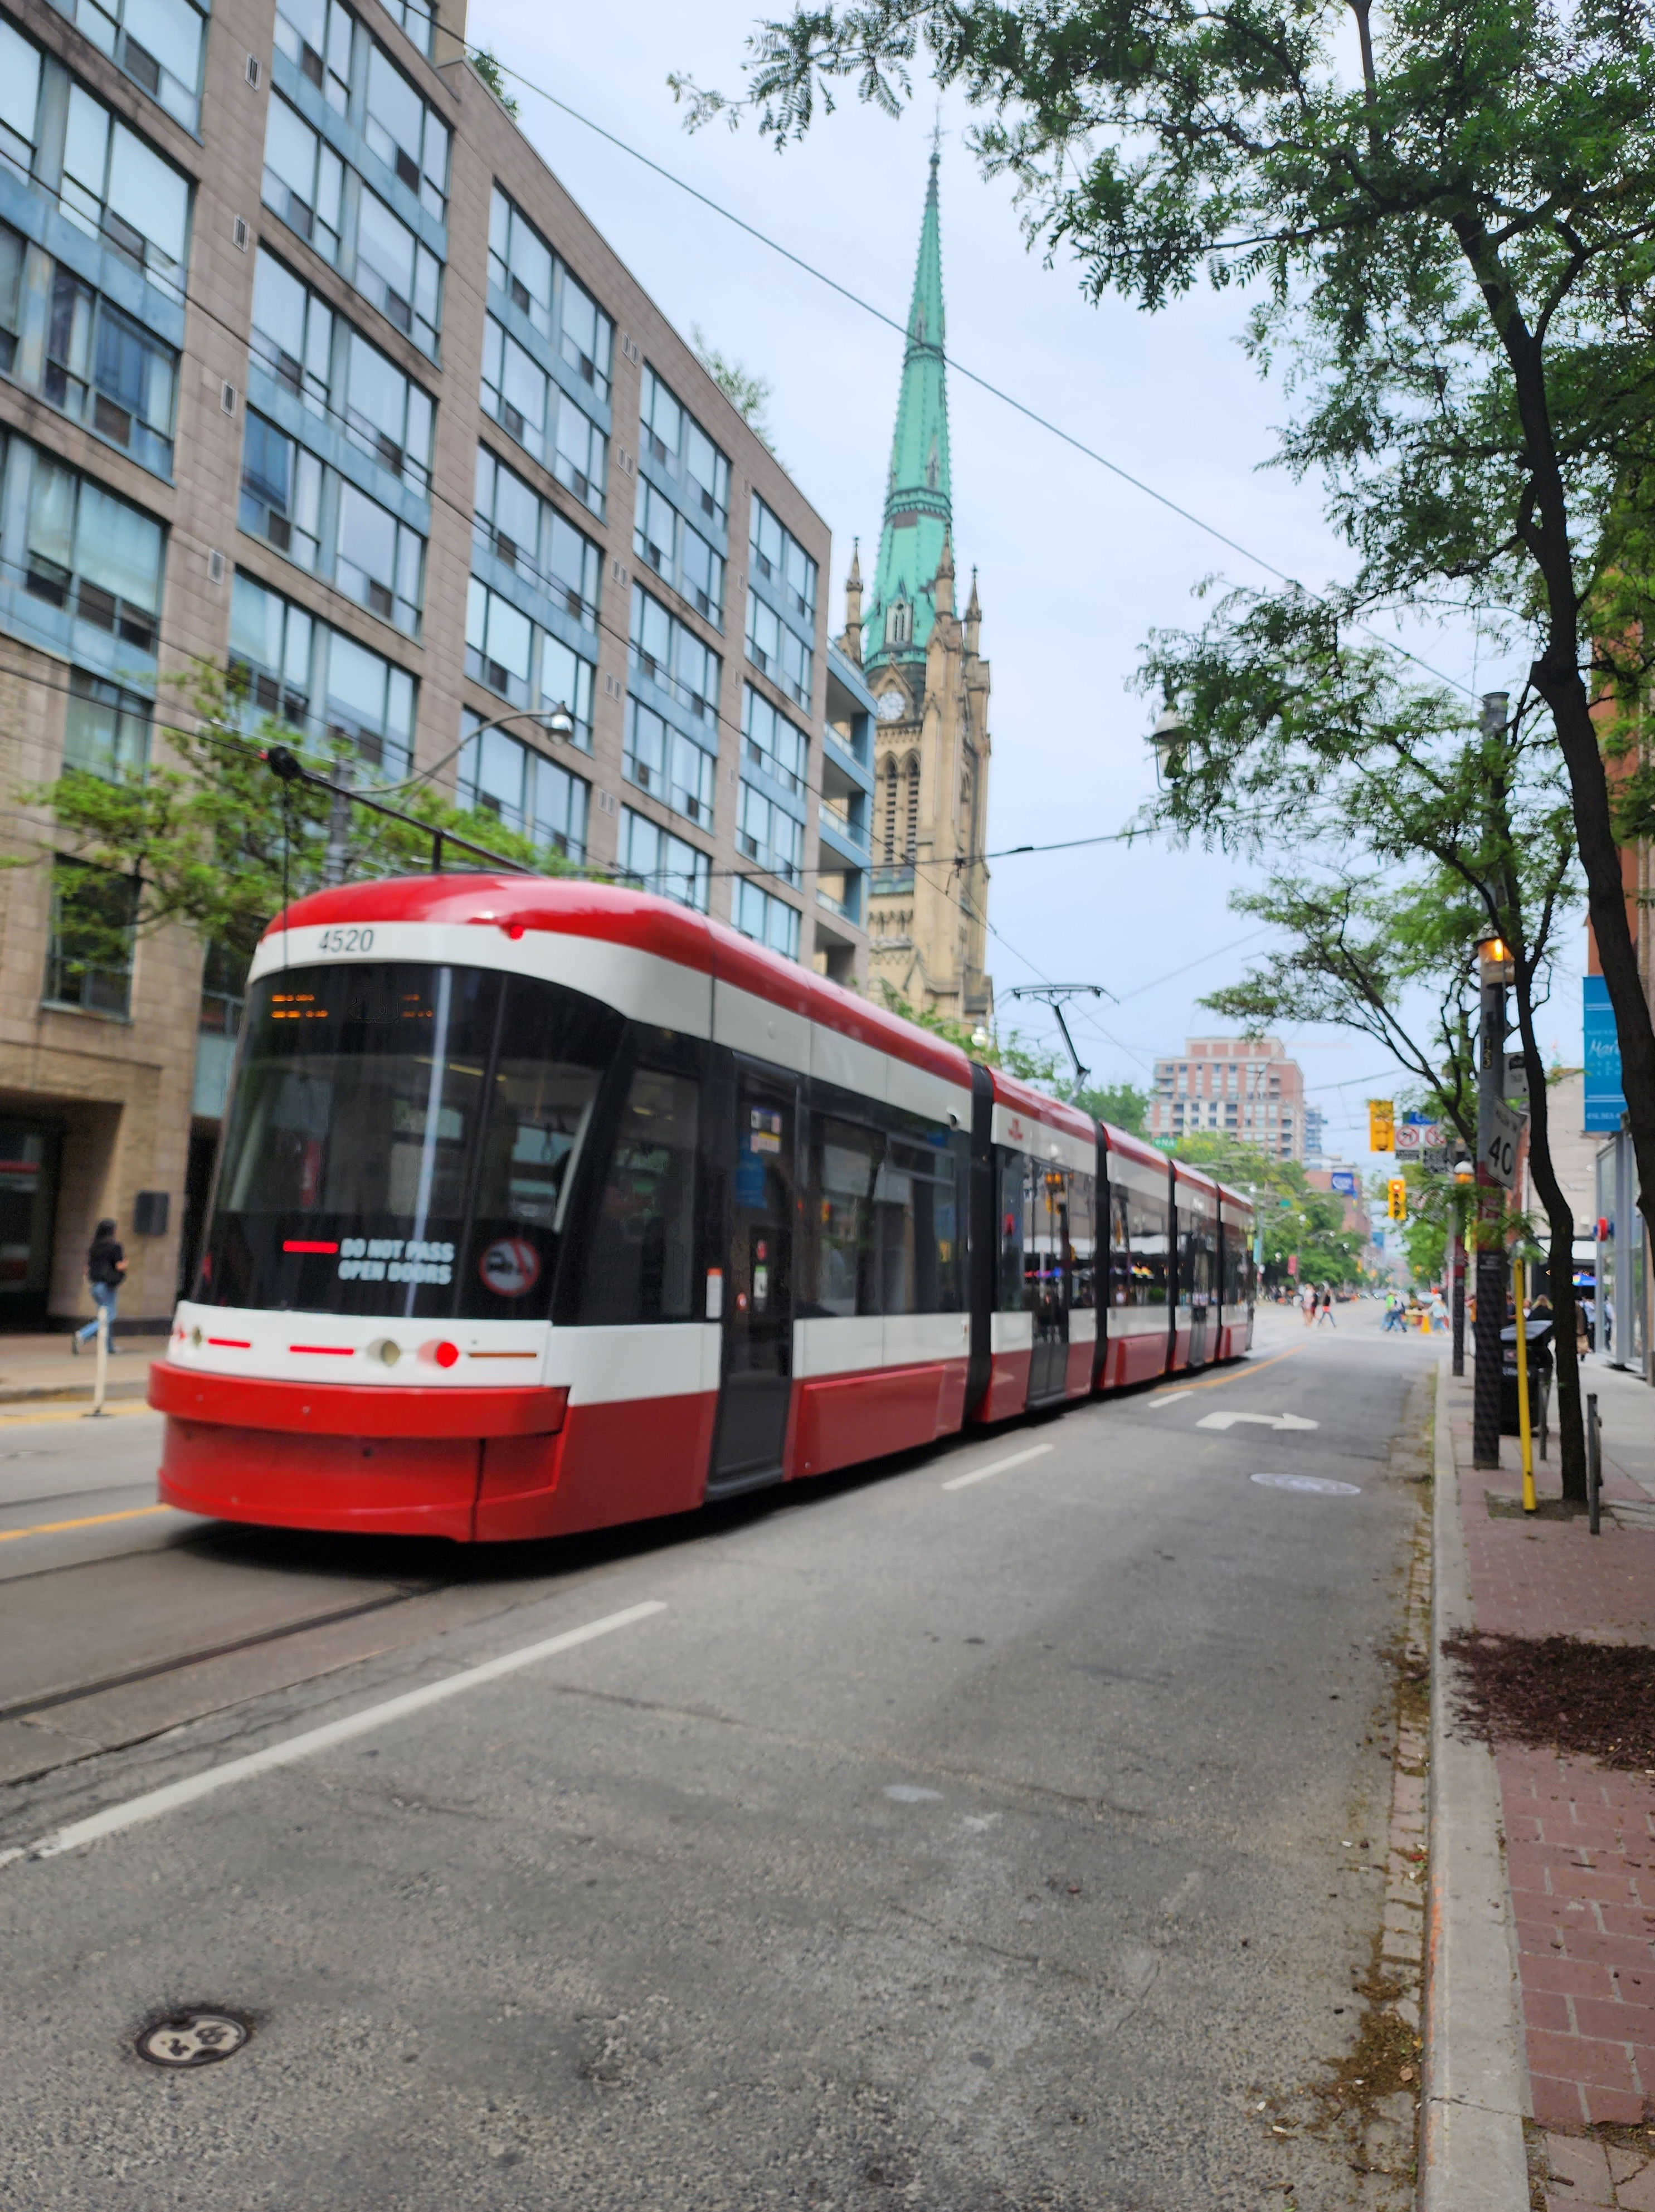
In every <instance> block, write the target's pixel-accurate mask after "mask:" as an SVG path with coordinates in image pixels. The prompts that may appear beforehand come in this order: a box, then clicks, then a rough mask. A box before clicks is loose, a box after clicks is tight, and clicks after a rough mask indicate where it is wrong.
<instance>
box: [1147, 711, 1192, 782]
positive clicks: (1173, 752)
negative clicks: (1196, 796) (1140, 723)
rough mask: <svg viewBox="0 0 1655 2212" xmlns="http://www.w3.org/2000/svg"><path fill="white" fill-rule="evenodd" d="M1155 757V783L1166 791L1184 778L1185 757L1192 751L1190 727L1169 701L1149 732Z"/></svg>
mask: <svg viewBox="0 0 1655 2212" xmlns="http://www.w3.org/2000/svg"><path fill="white" fill-rule="evenodd" d="M1149 743H1150V748H1151V750H1153V753H1154V756H1155V781H1156V782H1157V783H1159V785H1160V787H1161V788H1162V789H1163V790H1164V791H1165V790H1167V789H1170V787H1171V786H1172V785H1173V784H1175V783H1178V782H1181V781H1183V760H1184V755H1185V754H1186V753H1187V752H1188V750H1189V749H1190V725H1189V723H1188V722H1186V721H1185V720H1184V718H1183V715H1182V714H1180V713H1179V712H1178V709H1177V708H1176V707H1175V706H1174V705H1173V703H1172V702H1171V700H1170V699H1169V700H1168V701H1167V702H1166V704H1165V707H1163V708H1162V709H1161V711H1160V714H1159V717H1158V719H1157V720H1156V723H1155V726H1154V728H1153V730H1152V731H1151V732H1149Z"/></svg>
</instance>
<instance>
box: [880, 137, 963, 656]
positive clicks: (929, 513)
mask: <svg viewBox="0 0 1655 2212" xmlns="http://www.w3.org/2000/svg"><path fill="white" fill-rule="evenodd" d="M940 159H941V156H940V152H939V150H938V149H937V148H936V147H935V146H933V148H932V150H931V174H930V179H929V182H928V185H927V186H926V193H925V212H924V215H923V216H922V219H921V222H920V247H919V255H918V258H917V260H916V263H915V266H914V295H913V299H912V301H910V306H909V310H908V333H907V343H906V345H905V347H904V354H903V369H902V387H901V391H900V393H899V395H898V398H897V427H896V430H895V432H894V434H893V435H892V437H891V469H890V473H889V476H888V477H887V478H886V483H885V526H884V528H883V529H882V530H881V532H880V533H879V566H878V568H877V570H876V572H875V574H874V579H873V605H872V606H871V608H870V609H869V611H868V613H867V617H866V619H865V622H864V625H863V635H864V641H865V652H864V656H863V657H864V659H866V661H867V663H868V665H870V666H873V667H877V666H879V665H880V664H881V663H882V662H883V661H885V660H903V659H921V658H922V657H923V655H924V652H925V643H926V640H927V639H928V637H929V635H930V634H931V623H932V621H933V618H934V614H935V611H936V602H935V580H936V574H937V570H938V568H939V567H940V564H941V561H942V557H943V546H944V541H945V539H946V536H947V534H948V527H949V524H950V521H951V519H952V507H951V503H950V491H951V486H950V475H949V464H948V393H947V386H946V380H945V348H946V325H945V321H944V317H943V306H942V230H941V222H940V215H939V211H938V204H937V171H938V167H939V164H940Z"/></svg>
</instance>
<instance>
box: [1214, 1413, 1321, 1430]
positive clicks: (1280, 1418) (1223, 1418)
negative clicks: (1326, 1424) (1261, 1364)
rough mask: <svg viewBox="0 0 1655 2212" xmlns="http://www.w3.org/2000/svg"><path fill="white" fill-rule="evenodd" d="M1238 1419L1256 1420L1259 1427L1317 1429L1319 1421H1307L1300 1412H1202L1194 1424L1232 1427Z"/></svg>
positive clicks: (1319, 1424) (1222, 1427) (1217, 1427)
mask: <svg viewBox="0 0 1655 2212" xmlns="http://www.w3.org/2000/svg"><path fill="white" fill-rule="evenodd" d="M1238 1421H1252V1422H1256V1424H1257V1425H1258V1426H1259V1427H1260V1428H1261V1429H1319V1428H1320V1427H1321V1425H1322V1424H1321V1423H1320V1422H1319V1421H1307V1420H1306V1419H1305V1416H1304V1415H1303V1414H1302V1413H1203V1414H1202V1417H1201V1419H1200V1420H1198V1421H1197V1422H1196V1427H1197V1428H1198V1429H1232V1428H1234V1426H1235V1425H1236V1423H1237V1422H1238Z"/></svg>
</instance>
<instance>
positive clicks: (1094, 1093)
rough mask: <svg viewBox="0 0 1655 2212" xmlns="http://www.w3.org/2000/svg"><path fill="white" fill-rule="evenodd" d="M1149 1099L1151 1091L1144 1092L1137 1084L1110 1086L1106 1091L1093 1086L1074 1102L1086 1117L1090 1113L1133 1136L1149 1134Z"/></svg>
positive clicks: (1079, 1093) (1076, 1095)
mask: <svg viewBox="0 0 1655 2212" xmlns="http://www.w3.org/2000/svg"><path fill="white" fill-rule="evenodd" d="M1149 1099H1150V1094H1149V1092H1148V1091H1140V1090H1139V1088H1138V1087H1137V1085H1135V1084H1133V1083H1110V1084H1108V1085H1104V1087H1103V1088H1102V1089H1098V1088H1097V1087H1095V1086H1092V1087H1088V1088H1087V1089H1086V1090H1083V1091H1076V1092H1075V1094H1074V1103H1075V1104H1076V1105H1077V1106H1078V1107H1079V1108H1080V1111H1081V1112H1082V1113H1083V1114H1090V1115H1091V1116H1092V1120H1093V1121H1108V1122H1110V1124H1111V1125H1112V1126H1113V1127H1115V1128H1117V1129H1124V1130H1125V1131H1126V1132H1127V1133H1128V1135H1129V1136H1133V1137H1142V1136H1147V1134H1148V1123H1149Z"/></svg>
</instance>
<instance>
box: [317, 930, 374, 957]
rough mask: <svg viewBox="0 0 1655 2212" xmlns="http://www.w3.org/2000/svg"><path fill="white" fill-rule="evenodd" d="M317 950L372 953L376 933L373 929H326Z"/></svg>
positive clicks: (318, 941) (318, 942) (319, 940)
mask: <svg viewBox="0 0 1655 2212" xmlns="http://www.w3.org/2000/svg"><path fill="white" fill-rule="evenodd" d="M316 949H317V951H319V952H371V951H373V950H374V933H373V931H372V930H371V929H325V930H324V931H323V932H322V933H321V936H320V938H319V939H318V940H317V945H316Z"/></svg>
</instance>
